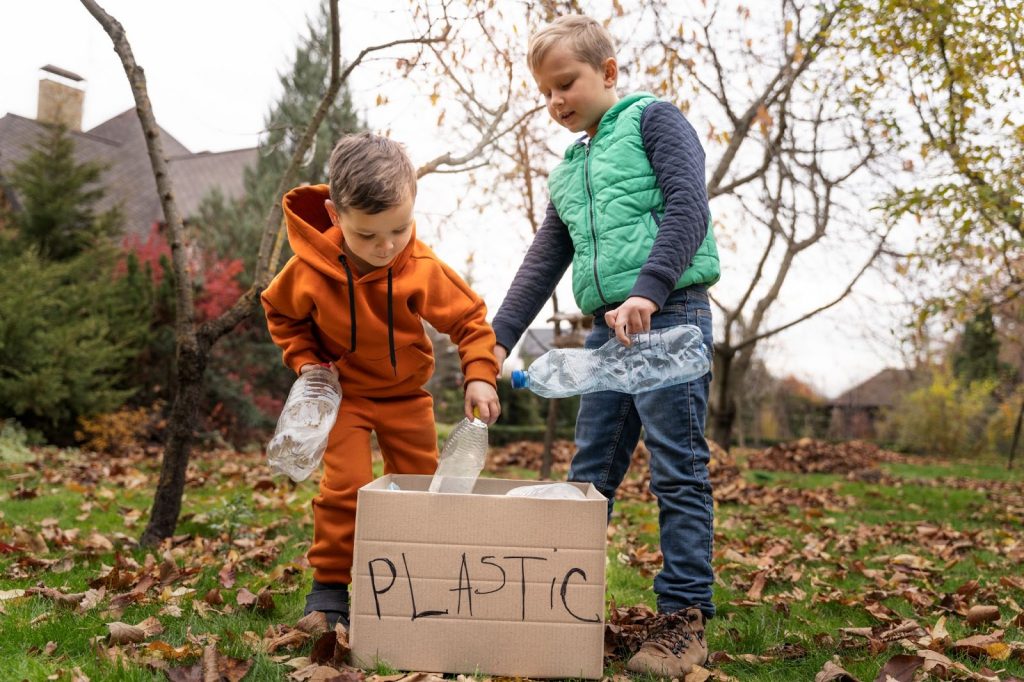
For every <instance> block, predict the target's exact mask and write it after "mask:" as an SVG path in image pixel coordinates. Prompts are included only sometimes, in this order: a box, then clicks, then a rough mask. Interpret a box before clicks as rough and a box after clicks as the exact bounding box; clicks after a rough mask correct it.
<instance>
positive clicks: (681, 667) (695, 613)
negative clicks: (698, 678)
mask: <svg viewBox="0 0 1024 682" xmlns="http://www.w3.org/2000/svg"><path fill="white" fill-rule="evenodd" d="M707 660H708V643H707V641H706V640H705V639H704V614H703V613H701V611H700V609H697V608H689V609H683V610H682V611H677V612H676V613H673V614H670V615H668V616H665V620H664V624H663V625H662V626H661V627H659V628H658V629H657V630H655V631H654V632H652V633H651V635H650V637H648V639H647V641H645V642H644V643H643V645H642V646H641V647H640V651H638V652H636V654H634V656H633V658H631V659H629V663H627V664H626V669H627V670H629V671H630V672H634V673H647V674H650V675H657V676H658V677H666V678H671V677H676V678H679V679H682V678H683V677H685V676H686V674H687V673H689V672H690V671H691V670H693V666H695V665H704V663H706V662H707Z"/></svg>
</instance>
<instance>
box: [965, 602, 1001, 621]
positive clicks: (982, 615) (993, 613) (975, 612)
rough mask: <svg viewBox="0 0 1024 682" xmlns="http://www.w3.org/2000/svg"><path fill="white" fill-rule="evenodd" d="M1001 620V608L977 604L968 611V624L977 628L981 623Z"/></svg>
mask: <svg viewBox="0 0 1024 682" xmlns="http://www.w3.org/2000/svg"><path fill="white" fill-rule="evenodd" d="M996 620H999V607H998V606H992V605H985V604H976V605H975V606H972V607H971V608H970V610H968V611H967V624H968V625H972V626H976V625H978V624H979V623H991V622H993V621H996Z"/></svg>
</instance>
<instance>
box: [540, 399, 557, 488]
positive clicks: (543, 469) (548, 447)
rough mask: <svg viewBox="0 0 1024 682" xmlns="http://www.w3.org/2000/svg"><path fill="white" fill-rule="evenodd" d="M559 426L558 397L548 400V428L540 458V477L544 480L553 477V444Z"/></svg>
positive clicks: (545, 431) (545, 432) (545, 430)
mask: <svg viewBox="0 0 1024 682" xmlns="http://www.w3.org/2000/svg"><path fill="white" fill-rule="evenodd" d="M557 428H558V399H557V398H551V399H549V400H548V419H547V428H545V429H544V454H543V455H542V456H541V460H540V477H541V478H542V479H544V480H548V479H550V478H551V462H552V461H553V460H554V454H553V452H552V446H553V445H554V443H555V431H556V429H557Z"/></svg>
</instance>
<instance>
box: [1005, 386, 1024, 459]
mask: <svg viewBox="0 0 1024 682" xmlns="http://www.w3.org/2000/svg"><path fill="white" fill-rule="evenodd" d="M1022 421H1024V400H1021V402H1020V409H1019V410H1017V425H1016V426H1014V427H1013V442H1012V443H1011V444H1010V455H1009V457H1007V458H1006V470H1007V471H1009V470H1011V469H1013V457H1014V455H1016V454H1017V445H1018V444H1019V443H1020V430H1021V422H1022Z"/></svg>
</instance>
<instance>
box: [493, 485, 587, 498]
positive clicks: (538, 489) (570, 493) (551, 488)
mask: <svg viewBox="0 0 1024 682" xmlns="http://www.w3.org/2000/svg"><path fill="white" fill-rule="evenodd" d="M505 494H506V495H508V496H510V497H531V498H533V499H537V500H585V499H587V496H586V495H584V494H583V491H582V490H580V489H579V488H577V487H576V486H574V485H570V484H568V483H538V484H536V485H521V486H518V487H516V488H512V489H511V490H509V491H508V492H507V493H505Z"/></svg>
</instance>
